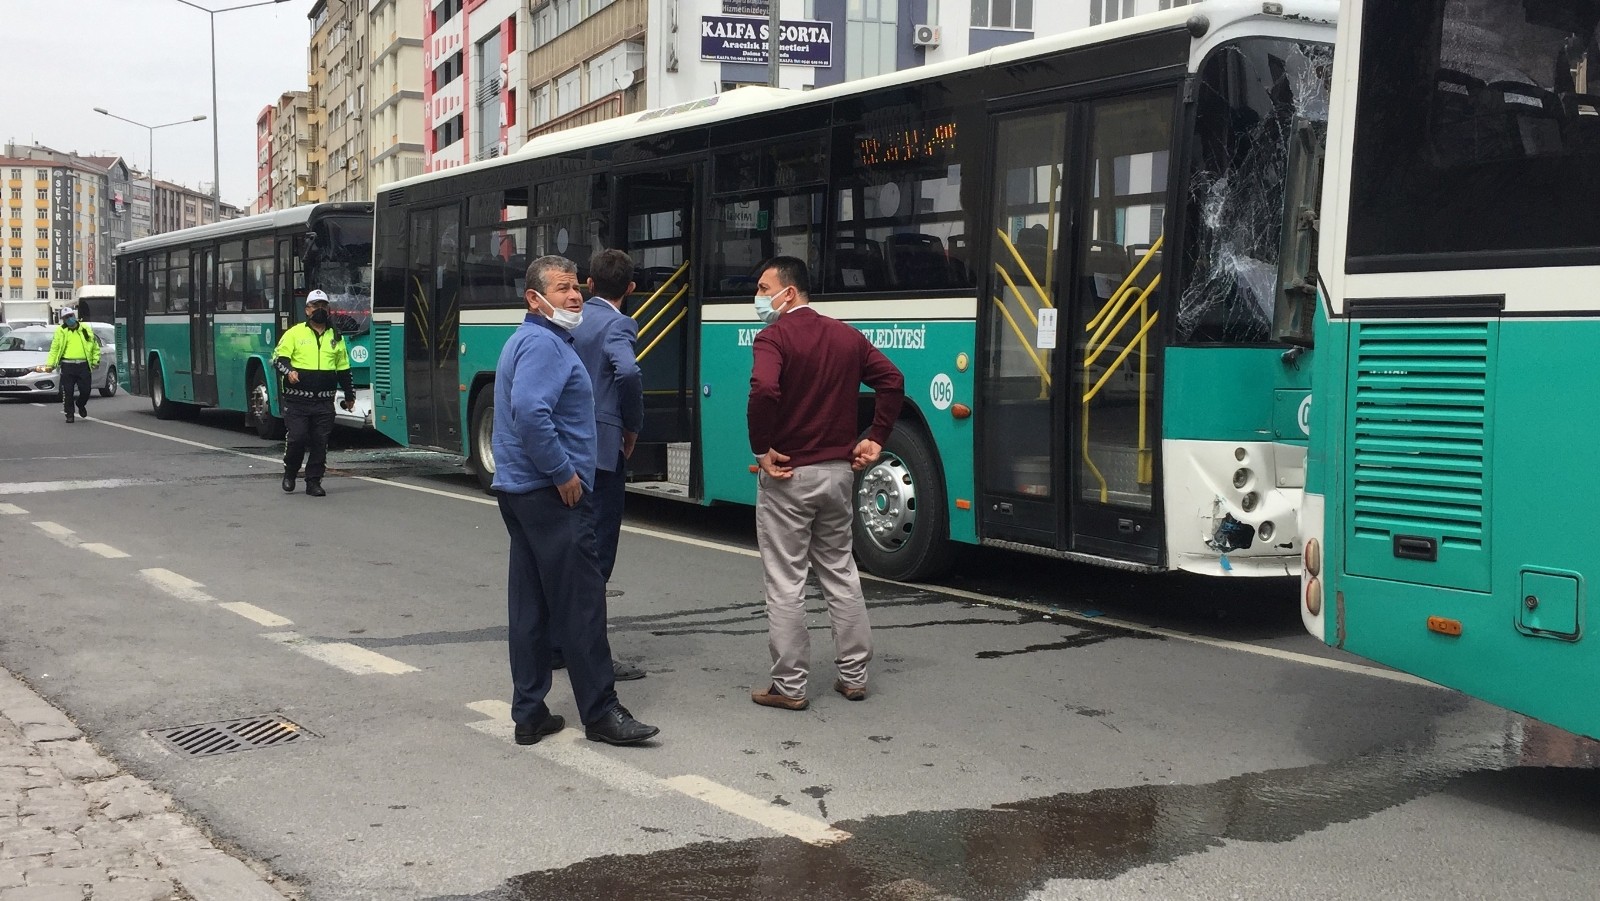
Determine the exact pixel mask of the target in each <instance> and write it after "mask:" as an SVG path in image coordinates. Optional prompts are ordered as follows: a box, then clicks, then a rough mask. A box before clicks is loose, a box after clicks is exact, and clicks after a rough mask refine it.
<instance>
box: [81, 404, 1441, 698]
mask: <svg viewBox="0 0 1600 901" xmlns="http://www.w3.org/2000/svg"><path fill="white" fill-rule="evenodd" d="M94 421H96V422H98V423H100V424H101V425H108V426H112V427H114V428H119V429H125V430H127V431H130V432H136V433H138V434H140V435H148V436H149V437H151V438H159V439H161V440H163V441H172V442H175V443H178V444H184V445H188V446H190V447H198V448H204V449H205V450H209V451H216V452H218V453H224V454H233V455H234V456H239V457H246V458H248V459H251V460H261V461H263V462H267V463H280V462H282V461H280V460H278V459H276V458H273V457H263V456H261V455H259V454H249V453H245V452H243V451H237V450H234V449H232V448H227V447H218V446H216V445H212V444H202V443H201V442H198V441H190V440H189V439H187V438H178V437H176V436H173V435H163V434H161V433H160V432H152V431H148V430H146V429H140V428H135V427H133V426H130V425H123V424H122V423H119V422H108V421H106V420H104V419H101V420H94ZM351 478H352V479H354V480H355V481H361V482H371V483H372V484H375V485H383V486H386V487H389V488H400V489H404V490H406V491H416V492H420V493H422V494H431V495H435V496H438V497H447V498H451V499H453V500H458V501H466V502H468V503H473V504H483V505H486V506H491V507H493V506H498V504H497V502H496V501H494V500H492V499H490V498H486V497H473V496H471V495H467V494H462V493H460V492H456V491H443V490H441V489H438V488H428V487H426V486H422V485H409V484H407V483H405V482H396V481H391V480H389V479H379V478H375V477H373V476H352V477H351ZM622 530H623V531H624V532H629V533H632V534H634V535H642V536H645V537H648V538H659V539H661V540H663V541H672V542H676V543H678V544H687V545H692V546H694V547H701V548H706V549H708V550H714V551H721V552H723V553H728V554H736V555H738V556H741V557H760V556H761V554H760V552H759V551H756V550H753V549H751V548H745V547H739V546H737V545H731V544H724V543H722V542H718V541H707V540H705V539H702V538H691V537H689V536H687V535H677V534H673V533H671V532H662V531H659V530H657V529H646V528H642V527H639V526H630V525H624V526H623V527H622ZM861 578H862V579H864V580H868V581H872V582H877V583H879V584H883V585H897V586H900V587H902V588H913V589H916V590H918V591H926V592H929V593H932V594H942V595H946V596H949V597H954V598H961V599H962V600H968V601H976V602H978V603H981V604H987V605H990V606H998V607H1010V608H1013V609H1018V610H1028V611H1030V612H1038V613H1044V614H1047V615H1049V616H1053V617H1056V618H1057V619H1060V620H1065V621H1070V622H1073V623H1079V624H1084V625H1096V626H1111V627H1114V628H1118V629H1124V630H1128V631H1132V632H1137V633H1139V634H1142V635H1156V636H1160V637H1162V638H1170V639H1173V640H1174V641H1184V642H1189V643H1191V644H1198V645H1205V646H1207V647H1213V648H1218V649H1220V650H1227V651H1241V652H1243V653H1246V654H1254V655H1256V656H1259V657H1271V658H1273V659H1276V660H1282V661H1284V662H1287V663H1297V664H1301V665H1304V666H1314V667H1318V668H1321V669H1326V670H1333V671H1336V672H1343V673H1351V674H1353V675H1360V676H1370V677H1372V678H1376V679H1386V680H1388V681H1390V682H1400V683H1404V684H1406V685H1417V686H1422V687H1425V688H1439V687H1440V686H1438V685H1437V684H1435V683H1433V682H1429V681H1427V680H1426V679H1419V678H1417V677H1416V676H1413V675H1410V674H1408V673H1401V672H1396V671H1394V670H1387V669H1380V668H1377V667H1373V666H1366V665H1363V664H1359V663H1350V662H1348V661H1344V660H1336V659H1333V658H1329V657H1316V656H1312V655H1310V654H1301V653H1298V652H1295V651H1285V650H1281V649H1279V648H1270V647H1262V646H1259V645H1253V644H1247V643H1245V642H1238V641H1230V640H1228V639H1223V638H1209V637H1207V636H1204V635H1196V634H1194V633H1191V632H1180V631H1178V630H1176V629H1165V628H1162V627H1160V626H1147V625H1144V624H1142V623H1136V622H1131V621H1128V620H1119V619H1115V618H1112V617H1104V616H1095V617H1089V616H1082V615H1080V614H1077V613H1074V612H1073V611H1070V610H1061V609H1058V608H1055V607H1049V606H1045V605H1043V604H1034V603H1031V602H1028V601H1022V600H1014V599H1012V598H1004V597H996V596H994V595H986V594H979V593H978V592H975V591H964V590H962V589H959V588H951V587H948V586H944V585H926V584H922V583H918V582H899V581H895V580H894V579H884V578H880V577H878V576H873V575H870V574H868V573H862V574H861Z"/></svg>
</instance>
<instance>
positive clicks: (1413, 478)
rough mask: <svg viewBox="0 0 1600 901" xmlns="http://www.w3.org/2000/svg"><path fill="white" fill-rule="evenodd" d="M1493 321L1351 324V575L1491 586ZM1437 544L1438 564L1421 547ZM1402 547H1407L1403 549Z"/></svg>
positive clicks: (1460, 586)
mask: <svg viewBox="0 0 1600 901" xmlns="http://www.w3.org/2000/svg"><path fill="white" fill-rule="evenodd" d="M1495 329H1496V324H1493V323H1489V322H1446V323H1439V322H1428V323H1414V322H1397V323H1382V322H1379V323H1361V324H1358V325H1356V326H1355V335H1354V347H1353V350H1354V354H1353V355H1352V362H1353V371H1352V378H1353V379H1354V383H1353V385H1352V388H1353V390H1352V392H1351V395H1350V397H1351V401H1350V403H1351V408H1350V410H1349V416H1350V420H1349V432H1348V434H1349V442H1350V444H1349V452H1350V453H1349V458H1348V459H1349V461H1350V469H1349V472H1350V481H1349V483H1348V484H1349V486H1350V487H1349V491H1350V494H1349V497H1348V502H1349V514H1350V515H1349V523H1350V526H1351V530H1352V534H1351V541H1350V552H1351V555H1352V557H1351V560H1350V561H1349V563H1350V568H1351V570H1352V571H1353V572H1361V573H1364V574H1366V575H1373V576H1388V577H1392V578H1400V579H1404V580H1407V581H1426V582H1429V583H1434V584H1441V585H1451V586H1454V587H1459V588H1467V589H1476V590H1488V576H1489V568H1488V553H1487V551H1488V548H1487V533H1486V532H1485V523H1486V521H1487V516H1488V493H1487V490H1486V488H1487V484H1486V480H1485V477H1486V472H1487V464H1488V456H1489V454H1488V450H1489V440H1488V438H1489V436H1488V423H1489V406H1490V390H1489V386H1490V384H1491V368H1492V365H1493V359H1494V355H1493V346H1494V338H1495ZM1401 540H1403V542H1402V541H1401ZM1429 542H1431V543H1432V544H1431V548H1432V549H1433V553H1434V554H1435V555H1436V556H1435V559H1433V560H1428V559H1425V558H1426V556H1427V554H1426V553H1423V554H1421V555H1419V554H1418V553H1417V549H1418V548H1424V549H1425V548H1428V547H1430V545H1429ZM1401 543H1404V544H1405V545H1406V546H1407V547H1408V549H1409V552H1408V553H1405V554H1402V553H1401V552H1400V551H1399V546H1400V544H1401Z"/></svg>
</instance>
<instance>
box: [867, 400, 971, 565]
mask: <svg viewBox="0 0 1600 901" xmlns="http://www.w3.org/2000/svg"><path fill="white" fill-rule="evenodd" d="M855 505H856V506H855V552H856V559H858V560H860V561H861V566H862V567H863V568H864V569H866V570H867V571H868V572H871V573H873V574H875V575H879V576H882V577H884V578H886V579H898V580H901V581H906V580H915V579H927V578H931V577H932V576H935V575H938V574H939V573H940V572H942V571H944V569H945V568H946V567H948V566H949V565H950V549H949V542H950V522H949V517H948V514H947V513H946V512H945V498H944V484H943V483H942V482H941V481H940V479H939V467H938V465H937V462H936V458H935V457H934V452H933V442H932V441H931V440H930V439H929V438H928V436H927V435H925V434H923V432H922V430H921V429H920V428H918V427H917V426H915V425H911V424H910V423H907V422H901V423H899V424H898V425H896V426H895V429H894V432H893V433H891V434H890V435H889V442H888V443H887V444H885V445H884V446H883V455H882V456H881V457H879V458H878V462H876V463H874V464H872V465H871V466H868V467H867V468H866V469H864V470H862V471H861V472H859V473H857V474H856V493H855Z"/></svg>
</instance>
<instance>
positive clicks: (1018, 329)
mask: <svg viewBox="0 0 1600 901" xmlns="http://www.w3.org/2000/svg"><path fill="white" fill-rule="evenodd" d="M994 305H995V306H996V307H999V308H1000V315H1001V316H1004V317H1005V318H1006V324H1007V325H1009V326H1011V331H1013V332H1015V333H1016V335H1017V341H1018V342H1019V343H1020V344H1021V345H1022V349H1023V350H1025V351H1027V352H1028V356H1029V357H1032V358H1033V365H1034V366H1035V367H1037V368H1038V370H1039V378H1040V379H1042V380H1043V381H1042V384H1043V385H1049V384H1050V367H1049V366H1046V365H1045V363H1044V361H1043V360H1041V359H1039V355H1038V354H1036V353H1034V351H1033V342H1031V341H1029V340H1028V336H1027V334H1025V333H1024V332H1023V331H1022V326H1020V325H1017V319H1016V317H1015V316H1012V315H1011V311H1010V310H1008V309H1006V305H1005V302H1004V301H1002V300H1001V299H1000V298H998V297H996V298H994Z"/></svg>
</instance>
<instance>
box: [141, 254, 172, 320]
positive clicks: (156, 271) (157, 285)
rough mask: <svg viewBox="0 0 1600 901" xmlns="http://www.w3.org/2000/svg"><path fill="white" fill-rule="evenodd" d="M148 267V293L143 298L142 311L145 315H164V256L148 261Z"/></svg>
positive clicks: (165, 297)
mask: <svg viewBox="0 0 1600 901" xmlns="http://www.w3.org/2000/svg"><path fill="white" fill-rule="evenodd" d="M149 266H150V293H149V295H148V296H146V298H145V304H144V311H145V312H146V313H165V312H166V311H167V268H166V266H167V263H166V254H161V255H160V256H157V257H154V258H152V259H151V260H149Z"/></svg>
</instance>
